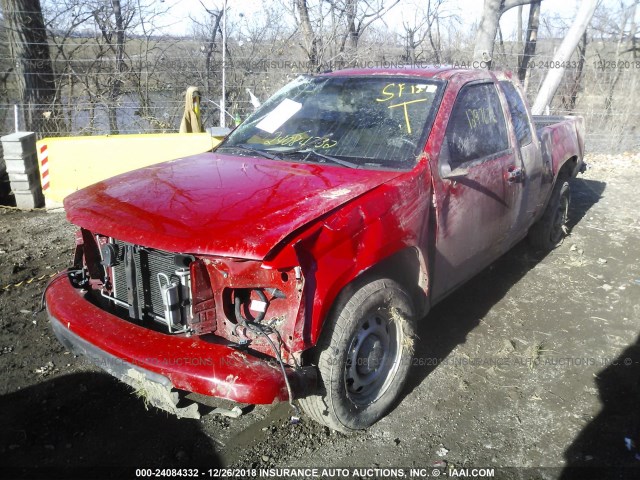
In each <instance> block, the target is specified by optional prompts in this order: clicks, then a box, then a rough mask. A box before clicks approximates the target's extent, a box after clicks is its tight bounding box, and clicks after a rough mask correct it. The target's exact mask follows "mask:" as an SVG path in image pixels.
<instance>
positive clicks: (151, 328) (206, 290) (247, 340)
mask: <svg viewBox="0 0 640 480" xmlns="http://www.w3.org/2000/svg"><path fill="white" fill-rule="evenodd" d="M583 151H584V141H583V120H582V119H581V118H579V117H556V118H553V117H540V118H538V117H532V116H531V115H530V113H529V109H528V107H527V105H526V103H525V100H524V95H523V93H522V91H521V89H520V87H519V85H518V83H517V81H514V80H513V79H512V77H511V75H510V74H508V73H497V72H489V71H484V70H466V69H453V68H438V69H402V68H399V69H393V70H388V69H387V70H344V71H338V72H332V73H326V74H322V75H315V76H301V77H299V78H298V79H296V80H295V81H293V82H292V83H290V84H289V85H287V86H286V87H284V88H283V89H281V90H280V91H278V92H277V93H276V94H275V95H274V96H273V97H272V98H271V99H269V100H268V101H267V102H265V103H264V104H263V105H262V106H261V107H260V108H259V109H258V110H257V111H256V112H254V113H253V114H252V115H251V116H250V117H249V118H248V119H247V120H246V121H245V122H244V123H242V124H241V125H240V126H239V127H237V128H236V129H235V130H234V131H233V132H232V133H231V134H230V135H229V136H228V137H227V138H226V139H225V141H224V142H222V144H221V145H220V146H219V147H217V148H216V149H215V151H213V152H209V153H204V154H201V155H196V156H193V157H188V158H182V159H178V160H174V161H170V162H166V163H162V164H158V165H154V166H150V167H147V168H144V169H141V170H137V171H133V172H130V173H126V174H123V175H120V176H118V177H115V178H112V179H109V180H106V181H103V182H100V183H97V184H95V185H93V186H90V187H88V188H85V189H83V190H81V191H78V192H76V193H74V194H73V195H70V196H69V197H68V198H67V199H66V200H65V209H66V212H67V216H68V219H69V221H70V222H71V223H73V224H75V225H78V226H79V227H80V229H79V231H78V233H77V236H76V245H77V247H76V252H75V259H74V264H73V267H71V268H69V269H68V271H67V272H66V275H63V276H61V277H60V278H56V279H55V280H54V281H53V282H52V283H51V284H50V285H49V286H48V288H47V290H46V295H45V298H46V305H47V310H48V314H49V317H50V321H51V324H52V327H53V331H54V332H55V334H56V336H57V337H58V338H59V340H60V341H61V342H62V343H63V344H64V345H65V346H67V347H68V348H69V349H72V350H74V351H76V352H80V353H83V354H85V355H87V356H89V357H90V358H91V359H92V360H93V361H94V362H96V363H97V364H98V365H100V366H101V367H103V368H104V369H105V370H107V371H108V372H110V373H112V374H113V375H116V376H118V377H119V378H121V379H122V380H123V381H126V382H127V383H129V384H131V385H133V386H134V387H135V388H136V389H137V390H138V392H139V393H140V394H141V395H143V396H146V397H147V400H148V401H151V402H152V403H154V404H156V405H159V406H161V407H162V408H166V409H168V410H170V411H173V412H174V413H176V414H178V415H185V416H188V415H197V412H194V410H193V409H191V410H185V408H184V407H182V406H181V405H182V403H177V402H179V401H180V399H181V398H182V395H183V394H184V393H185V392H192V393H196V394H200V395H205V396H208V397H219V398H225V399H230V400H233V401H236V402H240V403H251V404H258V403H259V404H268V403H272V402H274V401H277V400H283V401H289V402H292V405H293V400H294V399H299V403H300V404H301V405H302V407H303V409H304V410H305V412H306V413H307V414H308V415H309V416H310V417H311V418H313V419H314V420H316V421H318V422H321V423H324V424H326V425H328V426H329V427H331V428H334V429H337V430H340V431H352V430H358V429H362V428H365V427H367V426H369V425H371V424H373V423H374V422H376V421H377V420H378V419H379V418H381V417H382V416H383V415H384V413H385V412H386V411H387V410H388V409H389V407H390V406H391V404H392V403H393V402H394V400H396V398H397V397H398V395H399V393H400V391H401V389H402V387H403V382H404V380H405V379H406V377H407V374H408V371H409V366H410V364H411V362H412V352H413V344H414V342H418V341H420V340H419V339H418V338H417V337H416V334H415V332H416V328H417V326H416V323H417V321H418V320H419V319H420V318H423V317H424V316H425V315H426V314H427V313H428V311H429V309H430V308H431V307H432V306H433V305H434V304H436V303H437V302H439V301H440V300H442V299H443V298H444V297H445V296H446V295H447V294H449V293H450V292H452V291H453V290H454V289H456V288H457V287H459V286H460V285H462V284H463V283H464V282H465V281H467V280H468V279H469V278H470V277H472V276H473V275H475V274H476V273H478V272H479V271H480V270H482V269H483V268H485V267H486V266H487V265H489V264H490V263H491V262H493V261H494V260H496V258H498V257H499V256H500V255H502V254H503V253H505V252H506V251H507V250H509V249H510V248H511V247H512V246H513V245H514V244H515V243H517V242H519V241H520V240H522V239H523V238H524V237H525V236H527V234H528V236H529V238H530V239H531V241H532V242H533V244H534V245H535V246H536V247H538V248H542V249H552V248H554V247H555V246H556V245H558V244H559V243H560V242H561V241H562V238H563V236H564V235H565V233H566V226H565V223H566V220H567V213H568V207H569V201H570V192H569V183H568V180H569V179H571V178H572V177H574V176H575V175H577V173H578V172H580V171H581V170H582V169H583V167H584V164H583ZM192 396H193V395H192ZM189 408H190V407H189ZM195 408H196V409H197V406H196V407H195Z"/></svg>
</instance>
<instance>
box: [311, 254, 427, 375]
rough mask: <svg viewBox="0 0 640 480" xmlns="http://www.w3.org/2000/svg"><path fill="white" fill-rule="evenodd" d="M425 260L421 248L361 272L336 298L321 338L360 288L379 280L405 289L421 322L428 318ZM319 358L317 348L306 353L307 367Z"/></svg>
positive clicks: (393, 255)
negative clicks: (395, 283)
mask: <svg viewBox="0 0 640 480" xmlns="http://www.w3.org/2000/svg"><path fill="white" fill-rule="evenodd" d="M423 260H424V259H422V258H421V254H420V251H419V250H418V248H417V247H407V248H405V249H403V250H400V251H398V252H396V253H394V254H392V255H390V256H389V257H387V258H385V259H383V260H381V261H380V262H378V263H377V264H375V265H374V266H372V267H371V268H368V269H366V270H364V271H363V272H361V273H360V275H358V276H357V277H356V278H354V279H353V280H351V281H350V282H349V283H348V284H347V285H345V286H344V288H343V289H342V290H341V291H340V293H339V294H338V295H337V296H336V298H335V300H334V302H333V305H332V306H331V309H330V310H329V312H328V314H327V316H326V317H325V318H324V320H323V324H322V332H321V333H320V336H321V337H322V334H323V333H324V331H325V330H326V328H327V322H329V321H330V319H331V318H333V317H334V314H335V312H336V310H338V309H341V308H342V307H343V306H344V305H345V304H346V303H347V302H348V301H349V299H350V298H351V297H352V296H353V294H354V293H355V292H356V291H357V290H358V289H359V288H360V287H362V286H363V285H364V284H366V283H368V282H370V281H371V280H373V279H377V278H390V279H391V280H395V281H396V282H398V283H399V284H400V285H401V286H402V287H403V288H405V289H406V291H407V293H408V294H409V296H410V297H411V299H412V300H413V306H414V308H415V310H416V315H417V318H423V317H424V316H425V315H426V314H427V311H428V305H429V304H428V301H427V294H426V292H427V291H428V290H427V289H428V278H427V272H426V267H425V266H424V265H425V263H424V261H423ZM316 354H317V352H316V348H315V347H313V348H310V349H309V350H306V351H305V352H303V356H302V358H303V364H305V365H308V364H310V363H313V362H314V361H315V357H316Z"/></svg>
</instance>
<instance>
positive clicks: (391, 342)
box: [344, 310, 402, 406]
mask: <svg viewBox="0 0 640 480" xmlns="http://www.w3.org/2000/svg"><path fill="white" fill-rule="evenodd" d="M401 339H402V327H401V326H400V325H399V324H398V322H396V321H394V320H393V319H392V318H391V316H390V315H389V313H388V312H386V311H383V310H380V311H377V312H375V314H369V315H368V316H366V317H365V318H363V319H362V320H361V321H360V322H359V323H358V328H357V329H356V331H355V333H354V334H353V336H352V337H351V342H350V344H349V349H348V350H347V359H346V362H345V368H344V382H345V387H346V390H347V395H348V397H349V399H350V400H351V401H352V402H353V403H354V404H356V405H361V406H363V405H370V404H371V403H373V402H375V401H376V400H378V399H379V398H380V397H381V396H382V395H383V394H384V393H385V392H386V391H387V389H388V388H389V385H390V384H391V382H392V381H393V378H394V377H395V374H396V372H397V371H398V367H399V365H400V355H401Z"/></svg>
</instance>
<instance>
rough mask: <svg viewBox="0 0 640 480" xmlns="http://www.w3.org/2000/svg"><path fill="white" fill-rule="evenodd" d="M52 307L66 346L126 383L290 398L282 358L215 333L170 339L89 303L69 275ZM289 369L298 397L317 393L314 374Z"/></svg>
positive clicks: (57, 287)
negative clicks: (135, 379)
mask: <svg viewBox="0 0 640 480" xmlns="http://www.w3.org/2000/svg"><path fill="white" fill-rule="evenodd" d="M46 305H47V313H48V315H49V320H50V321H51V326H52V328H53V332H54V334H55V335H56V337H57V338H58V339H59V340H60V342H61V343H62V344H63V345H65V347H67V348H69V349H70V350H72V351H74V352H77V353H80V354H82V355H85V356H87V357H88V358H89V359H90V360H91V361H92V362H93V363H95V364H96V365H98V366H99V367H101V368H103V369H104V370H105V371H107V372H108V373H110V374H112V375H114V376H116V377H118V378H120V379H123V377H125V376H131V375H130V374H131V372H132V371H133V372H134V373H135V374H136V375H140V374H142V375H143V376H144V377H146V378H147V379H148V380H150V381H153V382H155V383H158V384H161V385H164V386H166V387H168V388H177V389H181V390H186V391H189V392H195V393H199V394H202V395H208V396H212V397H217V398H224V399H228V400H233V401H235V402H239V403H251V404H269V403H273V402H274V401H276V400H288V399H289V395H288V393H287V387H286V383H285V381H284V377H283V375H282V371H281V369H280V366H279V364H278V363H277V361H276V360H273V359H271V360H265V359H262V358H258V357H256V356H253V355H252V354H251V353H250V352H247V351H239V350H237V349H234V348H232V347H230V346H229V344H228V343H227V342H225V341H224V340H223V339H220V338H219V337H215V336H213V335H209V336H206V337H199V336H192V337H186V336H178V335H167V334H163V333H159V332H155V331H153V330H149V329H147V328H144V327H141V326H138V325H135V324H133V323H130V322H128V321H126V320H123V319H121V318H118V317H116V316H115V315H112V314H110V313H108V312H106V311H104V310H102V309H100V308H98V307H97V306H95V305H94V304H92V303H91V302H89V301H88V300H86V299H85V298H84V294H83V292H82V291H81V290H77V289H75V288H74V287H73V286H72V285H71V283H70V281H69V279H68V278H67V277H66V276H63V277H60V278H58V279H56V280H55V281H54V282H53V283H51V285H50V286H49V288H48V289H47V292H46ZM285 370H286V373H287V378H288V379H289V382H290V384H291V387H292V390H293V393H294V397H301V396H305V395H306V394H308V393H310V391H311V390H313V388H314V385H315V375H314V374H313V371H310V370H309V369H301V370H294V369H292V368H290V367H285Z"/></svg>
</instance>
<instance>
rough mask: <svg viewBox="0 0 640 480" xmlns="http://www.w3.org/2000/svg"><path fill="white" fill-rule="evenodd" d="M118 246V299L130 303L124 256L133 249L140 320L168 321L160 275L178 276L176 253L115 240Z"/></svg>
mask: <svg viewBox="0 0 640 480" xmlns="http://www.w3.org/2000/svg"><path fill="white" fill-rule="evenodd" d="M113 243H114V244H116V245H117V246H118V252H119V253H118V262H117V264H116V265H115V266H114V267H113V270H112V272H113V273H112V274H113V287H114V288H113V290H114V297H115V298H116V299H117V300H119V301H120V302H124V303H128V299H127V279H126V272H125V262H124V255H125V251H126V249H127V248H133V252H134V253H133V259H134V263H135V278H136V282H135V283H136V286H137V299H138V312H137V315H136V318H139V319H143V318H147V317H150V318H153V319H156V320H160V319H164V304H163V302H162V296H161V293H160V285H159V284H158V273H164V274H166V275H167V276H168V277H171V276H172V275H174V274H175V271H176V264H175V261H174V259H175V256H176V255H175V254H173V253H168V252H163V251H160V250H154V249H149V248H144V247H139V246H134V245H131V244H129V243H126V242H121V241H119V240H113Z"/></svg>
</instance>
